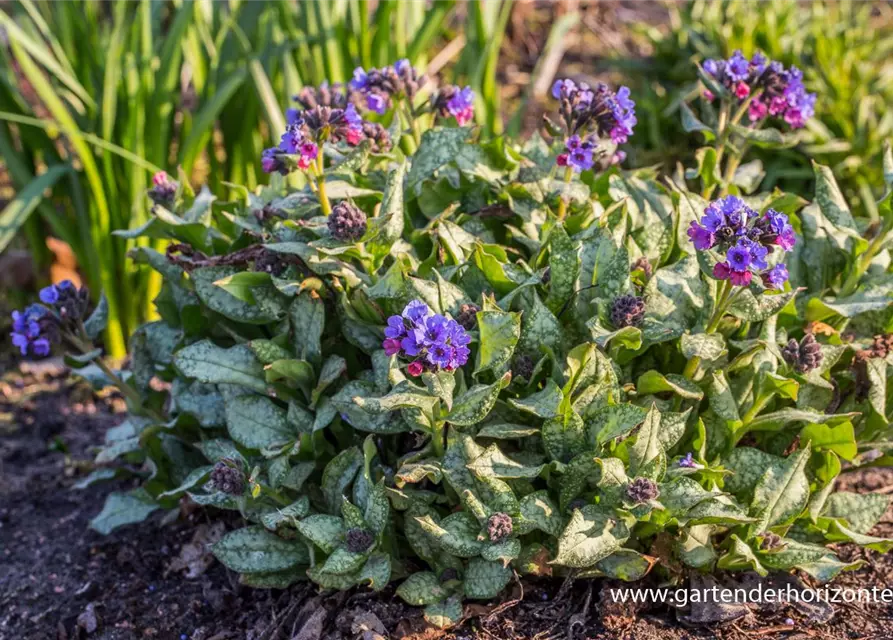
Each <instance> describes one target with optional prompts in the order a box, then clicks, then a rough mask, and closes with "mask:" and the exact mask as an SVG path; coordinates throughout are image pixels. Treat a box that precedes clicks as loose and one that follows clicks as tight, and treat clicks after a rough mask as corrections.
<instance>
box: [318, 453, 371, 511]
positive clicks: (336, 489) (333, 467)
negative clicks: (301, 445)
mask: <svg viewBox="0 0 893 640" xmlns="http://www.w3.org/2000/svg"><path fill="white" fill-rule="evenodd" d="M362 466H363V452H362V451H360V450H359V448H357V447H351V448H350V449H345V450H344V451H342V452H341V453H339V454H338V455H337V456H335V457H334V458H332V460H331V461H330V462H329V464H327V465H326V468H325V470H324V471H323V474H322V491H323V495H324V496H325V499H326V504H327V505H328V507H329V511H330V513H338V512H339V511H340V510H341V502H342V499H343V497H344V495H345V493H344V492H345V490H346V489H347V487H348V486H349V485H350V483H351V482H353V479H354V477H355V476H356V475H357V472H358V471H359V470H360V468H361V467H362Z"/></svg>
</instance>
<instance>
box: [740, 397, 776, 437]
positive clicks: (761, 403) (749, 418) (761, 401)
mask: <svg viewBox="0 0 893 640" xmlns="http://www.w3.org/2000/svg"><path fill="white" fill-rule="evenodd" d="M774 397H775V392H774V391H770V392H769V393H767V394H765V395H762V396H759V397H757V398H755V399H754V401H753V405H751V407H750V409H748V410H747V412H746V413H745V414H744V415H743V416H741V422H742V423H743V425H742V428H746V427H747V425H749V424H750V423H751V422H753V419H754V418H756V417H757V415H759V413H760V411H762V410H763V409H765V408H766V405H767V404H769V401H770V400H772V398H774Z"/></svg>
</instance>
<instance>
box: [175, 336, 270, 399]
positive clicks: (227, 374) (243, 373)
mask: <svg viewBox="0 0 893 640" xmlns="http://www.w3.org/2000/svg"><path fill="white" fill-rule="evenodd" d="M174 366H175V367H176V368H177V370H178V371H179V372H180V374H181V375H184V376H186V377H187V378H195V379H196V380H199V381H200V382H205V383H215V384H238V385H242V386H243V387H248V388H249V389H253V390H254V391H258V392H261V393H263V392H265V391H266V388H267V385H266V383H265V382H264V369H263V365H262V364H261V363H260V361H259V360H258V359H257V358H256V357H255V356H254V354H253V353H252V351H251V349H249V348H248V347H247V346H245V345H236V346H234V347H230V348H229V349H224V348H223V347H218V346H217V345H215V344H214V343H213V342H211V341H210V340H202V341H201V342H196V343H194V344H191V345H189V346H188V347H184V348H183V349H180V350H179V351H177V352H176V353H175V354H174Z"/></svg>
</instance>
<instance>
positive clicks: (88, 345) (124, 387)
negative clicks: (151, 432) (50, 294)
mask: <svg viewBox="0 0 893 640" xmlns="http://www.w3.org/2000/svg"><path fill="white" fill-rule="evenodd" d="M78 333H79V334H80V336H73V335H68V336H66V337H67V338H68V341H69V342H71V344H72V345H74V346H75V347H76V348H77V349H78V351H80V352H81V355H86V354H88V353H90V352H91V351H93V342H92V340H90V337H89V336H88V335H87V329H86V327H84V323H83V322H80V321H79V322H78ZM91 361H92V362H93V364H95V365H96V366H97V367H99V370H100V371H102V373H103V374H105V376H106V377H107V378H108V379H109V380H111V381H112V384H113V385H115V386H116V387H117V388H118V390H119V391H120V392H121V393H122V395H124V397H126V398H127V399H128V400H130V402H131V403H132V404H133V405H134V406H136V407H137V408H139V409H140V410H141V411H143V412H145V414H146V415H147V416H149V417H150V418H152V419H153V420H155V421H156V422H166V420H165V418H164V416H162V415H161V414H159V413H157V412H156V411H154V410H153V409H149V408H148V407H145V406H143V397H142V396H141V395H140V392H139V391H137V390H136V389H134V388H133V387H132V386H130V385H129V384H127V383H126V382H124V380H122V379H121V377H120V376H119V375H118V374H117V373H115V372H114V371H112V370H111V368H110V367H109V366H108V365H107V364H106V363H105V362H103V360H102V358H99V357H94V358H91Z"/></svg>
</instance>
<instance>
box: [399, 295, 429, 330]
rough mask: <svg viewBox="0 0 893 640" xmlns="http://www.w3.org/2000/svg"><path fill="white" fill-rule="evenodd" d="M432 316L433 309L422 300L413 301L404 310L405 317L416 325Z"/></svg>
mask: <svg viewBox="0 0 893 640" xmlns="http://www.w3.org/2000/svg"><path fill="white" fill-rule="evenodd" d="M431 315H432V313H431V309H429V308H428V305H427V304H425V303H424V302H422V301H421V300H413V301H412V302H410V303H409V304H408V305H406V307H405V308H404V309H403V317H404V318H406V319H407V320H409V321H410V322H412V323H414V324H419V323H421V322H423V321H424V320H425V319H426V318H428V317H430V316H431Z"/></svg>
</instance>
